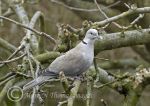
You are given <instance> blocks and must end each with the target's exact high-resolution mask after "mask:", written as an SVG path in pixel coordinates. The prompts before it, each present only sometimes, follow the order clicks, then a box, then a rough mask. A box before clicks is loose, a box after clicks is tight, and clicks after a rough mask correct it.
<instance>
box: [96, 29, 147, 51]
mask: <svg viewBox="0 0 150 106" xmlns="http://www.w3.org/2000/svg"><path fill="white" fill-rule="evenodd" d="M149 42H150V29H142V30H132V31H125V32H118V33H111V34H105V35H104V36H103V39H102V40H100V41H98V42H97V43H96V45H95V53H96V54H98V53H99V52H100V51H104V50H111V49H115V48H120V47H127V46H133V45H140V44H145V43H149Z"/></svg>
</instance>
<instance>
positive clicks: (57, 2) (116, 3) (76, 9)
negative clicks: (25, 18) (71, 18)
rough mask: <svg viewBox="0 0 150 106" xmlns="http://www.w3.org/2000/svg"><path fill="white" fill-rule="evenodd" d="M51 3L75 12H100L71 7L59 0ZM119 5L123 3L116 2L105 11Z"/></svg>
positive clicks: (52, 0) (53, 0)
mask: <svg viewBox="0 0 150 106" xmlns="http://www.w3.org/2000/svg"><path fill="white" fill-rule="evenodd" d="M51 2H53V3H56V4H59V5H62V6H64V7H66V8H68V9H70V10H74V11H82V12H96V11H99V10H98V9H83V8H76V7H71V6H68V5H66V4H64V3H63V2H60V1H58V0H51ZM119 3H121V1H117V2H115V3H113V4H111V5H109V6H106V7H104V8H103V10H104V9H108V8H111V7H114V6H116V5H118V4H119Z"/></svg>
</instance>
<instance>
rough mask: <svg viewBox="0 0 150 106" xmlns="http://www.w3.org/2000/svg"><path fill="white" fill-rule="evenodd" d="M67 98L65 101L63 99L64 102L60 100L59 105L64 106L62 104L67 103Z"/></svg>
mask: <svg viewBox="0 0 150 106" xmlns="http://www.w3.org/2000/svg"><path fill="white" fill-rule="evenodd" d="M67 102H68V101H67V100H65V101H62V102H58V105H57V106H62V105H64V104H67Z"/></svg>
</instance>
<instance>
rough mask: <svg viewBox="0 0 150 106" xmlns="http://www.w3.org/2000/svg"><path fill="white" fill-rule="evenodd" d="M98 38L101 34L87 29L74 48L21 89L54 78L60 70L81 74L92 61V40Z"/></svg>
mask: <svg viewBox="0 0 150 106" xmlns="http://www.w3.org/2000/svg"><path fill="white" fill-rule="evenodd" d="M98 38H101V39H102V36H99V35H98V31H97V30H96V29H89V30H88V31H87V32H86V35H85V38H84V39H83V40H82V41H81V42H80V43H79V44H78V45H77V46H76V47H75V48H73V49H71V50H69V51H68V52H66V53H65V54H64V55H61V56H59V57H58V58H56V59H55V60H54V61H53V62H52V63H51V64H50V65H49V67H48V68H47V69H46V70H44V71H43V72H42V73H41V75H39V77H37V78H36V79H34V80H32V81H30V82H29V83H27V84H26V85H24V87H23V90H24V91H26V90H28V89H31V88H33V87H35V86H37V85H40V84H42V83H44V82H46V81H47V80H49V79H52V78H55V77H56V76H58V75H59V73H60V72H61V71H63V72H64V74H65V75H66V76H71V77H75V76H79V75H81V74H82V73H83V72H85V71H86V70H87V69H88V68H89V67H90V66H91V65H92V63H93V58H94V42H95V40H96V39H98Z"/></svg>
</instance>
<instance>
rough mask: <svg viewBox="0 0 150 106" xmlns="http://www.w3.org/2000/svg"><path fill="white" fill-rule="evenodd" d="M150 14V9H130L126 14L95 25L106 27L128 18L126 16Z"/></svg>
mask: <svg viewBox="0 0 150 106" xmlns="http://www.w3.org/2000/svg"><path fill="white" fill-rule="evenodd" d="M149 12H150V7H143V8H136V9H129V10H128V11H126V12H123V13H121V14H119V15H116V16H113V17H111V18H108V19H105V20H103V21H100V22H95V23H94V24H96V25H98V26H103V25H106V24H108V23H111V22H114V21H116V20H118V19H120V18H123V17H126V16H129V15H132V14H135V13H139V14H140V13H142V14H143V13H149Z"/></svg>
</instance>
